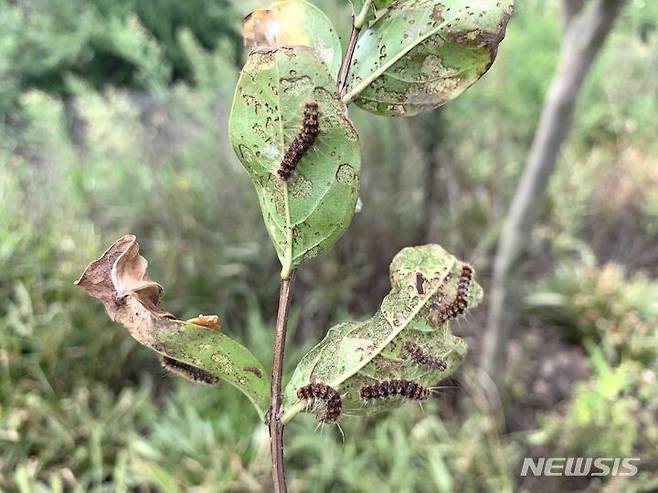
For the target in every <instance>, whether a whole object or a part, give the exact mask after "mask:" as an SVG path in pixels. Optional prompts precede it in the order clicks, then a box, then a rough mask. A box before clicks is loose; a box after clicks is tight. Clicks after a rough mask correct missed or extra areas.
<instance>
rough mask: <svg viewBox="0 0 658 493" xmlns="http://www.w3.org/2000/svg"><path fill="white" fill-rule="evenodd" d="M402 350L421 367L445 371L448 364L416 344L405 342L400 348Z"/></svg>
mask: <svg viewBox="0 0 658 493" xmlns="http://www.w3.org/2000/svg"><path fill="white" fill-rule="evenodd" d="M402 349H403V350H404V351H405V352H406V353H407V354H408V355H409V356H410V357H411V359H412V360H414V361H415V362H416V363H417V364H419V365H421V366H429V367H430V368H434V369H436V370H440V371H446V370H447V369H448V364H447V363H446V362H445V361H444V360H443V359H441V358H439V357H438V356H434V355H433V354H431V353H430V352H429V351H427V350H426V349H423V348H422V347H420V346H419V345H418V344H416V343H415V342H412V341H407V342H405V343H404V345H403V346H402Z"/></svg>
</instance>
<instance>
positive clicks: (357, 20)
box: [338, 0, 372, 96]
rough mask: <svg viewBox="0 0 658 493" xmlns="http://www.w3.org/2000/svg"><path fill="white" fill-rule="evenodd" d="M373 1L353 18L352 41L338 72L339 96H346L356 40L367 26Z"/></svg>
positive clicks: (368, 1)
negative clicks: (364, 25)
mask: <svg viewBox="0 0 658 493" xmlns="http://www.w3.org/2000/svg"><path fill="white" fill-rule="evenodd" d="M371 3H372V0H366V1H365V2H364V4H363V8H362V9H361V12H359V15H357V16H356V17H352V32H351V33H350V40H349V42H348V43H347V51H346V52H345V56H344V57H343V62H342V63H341V64H340V71H339V72H338V94H340V95H341V96H343V95H344V94H345V88H346V87H347V75H348V74H349V71H350V65H351V64H352V57H353V56H354V49H355V48H356V40H357V38H358V37H359V32H360V31H361V28H362V27H363V24H365V21H366V19H367V17H368V11H369V10H370V5H371Z"/></svg>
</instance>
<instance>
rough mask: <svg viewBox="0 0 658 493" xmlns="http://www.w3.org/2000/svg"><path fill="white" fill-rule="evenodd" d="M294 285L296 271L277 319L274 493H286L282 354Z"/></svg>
mask: <svg viewBox="0 0 658 493" xmlns="http://www.w3.org/2000/svg"><path fill="white" fill-rule="evenodd" d="M294 281H295V271H294V270H293V271H292V272H291V273H290V275H289V276H288V278H287V279H281V287H280V290H279V313H278V314H277V317H276V335H275V337H274V350H273V358H272V387H271V389H272V407H271V408H270V412H269V417H268V427H269V430H270V448H271V450H272V481H273V483H274V492H275V493H286V476H285V464H284V458H283V423H282V421H281V401H282V399H281V380H282V375H283V354H284V350H285V346H286V328H287V325H288V308H289V307H290V298H291V295H292V288H293V284H294Z"/></svg>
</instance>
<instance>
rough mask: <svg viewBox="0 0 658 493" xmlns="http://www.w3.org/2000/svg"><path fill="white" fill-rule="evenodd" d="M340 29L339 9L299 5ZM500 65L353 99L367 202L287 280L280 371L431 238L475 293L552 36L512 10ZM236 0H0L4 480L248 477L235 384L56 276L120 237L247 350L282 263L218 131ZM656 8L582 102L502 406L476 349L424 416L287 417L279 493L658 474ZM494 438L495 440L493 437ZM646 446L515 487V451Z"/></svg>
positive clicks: (550, 62)
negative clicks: (209, 385)
mask: <svg viewBox="0 0 658 493" xmlns="http://www.w3.org/2000/svg"><path fill="white" fill-rule="evenodd" d="M317 3H318V5H319V6H321V7H322V8H323V9H324V10H325V11H326V12H327V14H328V15H329V16H330V17H331V18H332V19H333V20H334V22H335V24H336V25H337V26H338V27H339V31H341V33H342V34H343V40H345V30H346V28H347V26H348V25H349V19H350V9H349V6H348V4H347V2H342V1H340V2H339V1H329V0H327V1H323V2H317ZM518 4H519V5H518V6H517V12H516V14H515V17H514V18H513V20H512V22H511V23H510V26H509V29H508V35H507V38H506V39H505V41H504V42H503V44H502V45H501V48H500V51H499V58H498V60H497V61H496V63H495V64H494V66H493V68H492V70H491V71H490V72H489V73H488V74H487V75H486V76H485V77H484V78H483V79H482V80H481V81H480V82H479V83H478V84H477V85H475V86H474V87H473V88H472V89H470V90H469V91H467V93H466V94H464V95H463V96H462V97H461V98H459V99H457V100H456V101H454V102H453V103H451V104H449V105H448V106H447V107H446V108H444V109H442V110H441V111H439V112H434V113H431V114H427V115H423V116H420V117H417V118H413V119H386V118H382V117H375V116H372V115H369V114H367V113H365V112H362V111H360V110H358V109H357V108H351V109H350V112H351V114H352V116H353V118H354V120H355V123H356V126H357V128H358V130H359V133H360V135H361V142H362V156H363V174H362V192H361V199H362V203H363V208H362V211H361V212H360V213H359V214H357V216H356V217H355V219H354V221H353V223H352V226H351V227H350V229H349V230H348V232H347V234H346V235H345V236H344V237H343V238H342V239H341V240H340V241H339V243H338V244H337V245H336V247H335V248H334V249H333V250H332V251H331V252H330V253H328V254H326V255H324V256H323V257H321V258H319V259H317V260H315V261H313V262H312V263H310V264H309V265H308V266H307V267H304V269H302V270H301V272H300V274H299V279H298V285H297V289H296V293H295V296H294V300H293V303H294V306H293V311H292V320H291V327H290V333H289V345H288V349H287V354H286V356H287V362H288V370H291V369H292V368H293V367H294V365H295V363H296V362H297V361H298V359H299V357H300V356H301V355H302V354H303V353H304V352H305V351H306V350H307V349H308V348H309V347H310V346H311V345H313V344H314V343H315V342H317V341H318V340H319V339H320V338H321V337H322V336H323V335H324V332H325V331H326V329H327V328H328V327H330V326H331V325H332V324H333V323H336V322H340V321H345V320H347V319H348V318H351V319H358V318H365V317H367V316H369V315H370V314H371V313H372V312H374V311H375V310H376V308H377V307H378V305H379V302H380V300H381V298H382V296H383V295H384V294H385V293H386V292H387V290H388V278H387V275H388V263H389V262H390V260H391V258H392V257H393V255H394V254H395V253H396V252H397V251H398V250H399V249H400V248H402V247H404V246H407V245H413V244H419V243H425V242H430V241H431V242H438V243H440V244H441V245H443V246H444V247H445V248H447V249H448V250H450V251H451V252H453V253H455V254H456V255H458V256H460V257H462V258H464V259H467V260H469V261H471V262H472V263H473V264H474V265H475V266H476V269H477V271H478V275H479V279H480V281H481V283H482V284H483V285H484V287H485V292H486V288H487V286H488V282H489V275H490V270H491V260H492V257H493V254H494V253H495V246H496V240H497V236H498V232H499V229H500V225H501V220H502V218H503V217H504V214H505V212H506V208H507V205H508V203H509V199H510V196H511V194H512V193H513V191H514V187H515V185H516V182H517V179H518V176H519V173H520V170H521V169H522V166H523V163H524V160H525V157H526V154H527V151H528V148H529V146H530V142H531V140H532V136H533V132H534V129H535V127H536V123H537V119H538V116H539V113H540V111H541V108H542V104H543V99H544V95H545V91H546V89H547V87H548V84H549V83H550V79H551V77H552V74H553V70H554V69H555V65H556V62H557V57H558V52H559V43H560V36H561V25H560V14H559V9H558V5H557V2H556V1H554V0H553V1H548V2H545V1H541V0H523V1H519V2H518ZM257 5H258V4H257V3H256V2H253V1H247V2H242V1H238V0H234V1H229V0H188V1H176V0H150V1H139V0H116V1H112V0H94V1H89V0H0V490H1V491H20V492H42V491H54V492H60V491H93V492H104V491H117V492H119V491H163V492H170V491H171V492H175V491H191V492H215V491H236V492H237V491H240V492H241V491H266V490H268V489H269V485H270V470H269V448H268V436H267V431H266V429H265V428H264V427H263V426H260V425H259V423H258V422H257V421H258V418H257V415H256V413H255V412H254V411H253V409H252V408H251V407H250V406H251V405H250V403H249V402H248V401H247V399H245V398H243V396H241V395H240V394H239V393H238V392H237V391H236V390H235V389H233V388H229V386H227V385H220V387H219V388H218V390H216V391H215V390H213V391H208V390H207V389H206V388H199V387H195V386H193V385H191V384H189V383H187V382H185V381H179V380H176V379H174V378H173V377H171V376H169V375H168V374H165V373H164V371H163V370H162V369H161V368H160V367H159V365H158V362H157V359H156V358H155V356H154V355H153V353H151V352H149V351H148V350H146V349H144V348H142V347H139V346H138V345H137V344H136V343H135V342H134V341H133V340H132V339H131V338H130V337H129V335H128V334H127V333H126V332H125V331H124V330H123V329H121V328H120V327H118V326H115V325H113V324H112V323H111V322H110V321H109V320H108V318H107V316H106V315H105V312H104V310H103V308H102V306H101V305H100V304H99V303H97V302H95V301H93V300H91V299H90V298H88V297H87V296H86V295H85V294H84V293H83V292H82V290H81V289H79V288H76V287H74V286H73V281H74V280H75V279H76V278H77V276H78V275H79V274H80V273H81V272H82V270H83V268H84V267H85V266H86V264H87V263H88V262H89V261H90V260H91V259H93V258H96V257H98V256H99V255H100V253H101V252H102V251H103V250H104V249H105V248H106V247H107V246H108V245H109V244H110V243H111V242H112V241H114V240H115V239H116V238H117V237H118V236H120V235H122V234H124V233H128V232H131V233H134V234H136V235H137V236H138V238H139V240H140V243H141V247H142V251H143V252H144V254H145V255H146V256H147V258H148V259H149V261H150V273H151V276H152V277H153V278H154V279H155V280H156V281H158V282H160V283H161V284H162V285H163V286H164V287H165V298H164V300H163V305H164V306H165V307H166V309H167V310H169V311H171V312H173V313H176V314H177V315H178V316H179V317H180V318H183V319H184V318H186V317H192V316H195V315H197V314H198V313H200V312H203V313H220V314H221V315H222V318H223V319H224V322H225V325H224V327H225V328H224V329H223V330H225V331H226V332H227V333H229V334H230V335H231V336H234V337H236V338H238V339H239V340H241V341H242V342H243V343H245V344H246V345H247V346H248V347H250V348H251V349H252V350H253V351H254V353H255V354H256V355H257V356H258V357H259V358H260V359H261V360H262V361H264V362H267V363H269V361H270V358H271V341H272V331H273V326H274V323H273V321H274V317H275V314H276V303H277V295H278V272H279V268H278V263H277V259H276V256H275V254H274V250H273V248H272V247H271V245H270V242H269V239H268V238H267V234H266V231H265V229H264V228H263V227H262V220H261V217H260V211H259V208H258V204H257V199H256V195H255V193H254V191H253V186H252V185H251V183H250V181H249V179H248V177H247V175H246V173H245V172H244V171H243V170H242V168H241V167H240V165H239V163H238V162H237V161H236V159H235V157H234V155H233V153H232V151H231V149H230V146H229V144H228V141H227V128H226V126H227V118H228V112H229V109H230V102H231V99H232V91H233V87H234V84H235V81H236V78H237V74H238V71H239V68H240V66H241V64H242V61H243V60H244V57H245V53H244V52H243V49H242V42H241V38H240V33H239V27H240V19H241V17H242V16H243V15H245V14H246V13H247V12H248V11H249V10H250V8H253V7H255V6H257ZM657 23H658V4H657V3H656V2H654V1H653V0H631V1H629V4H628V6H627V8H626V10H625V11H624V13H623V16H622V18H621V19H620V21H619V23H618V25H617V26H616V28H615V30H614V32H613V33H612V35H611V37H610V39H609V41H608V43H607V44H606V46H605V48H604V51H603V52H602V54H601V56H600V57H599V59H598V61H597V62H596V65H595V68H594V70H593V72H592V74H591V76H590V77H589V79H588V81H587V83H586V88H585V90H584V93H583V95H582V97H581V98H580V100H579V102H578V108H577V115H576V121H575V124H574V128H573V131H572V133H571V135H570V139H569V143H568V145H567V146H566V147H565V148H564V149H563V152H562V155H561V158H560V163H559V167H558V170H557V171H556V174H555V176H553V179H552V182H551V187H550V191H549V196H548V200H547V201H546V204H545V207H544V209H543V213H542V217H541V227H540V228H539V229H538V230H537V231H536V233H535V235H534V236H533V243H532V245H531V251H532V260H530V261H529V262H526V263H525V264H524V269H527V278H528V279H529V281H528V282H527V283H526V286H525V288H524V300H525V301H524V304H523V307H522V309H523V312H522V319H521V320H520V325H519V327H518V330H517V332H516V334H517V335H516V336H515V338H514V340H513V341H512V344H511V347H510V355H511V356H510V361H509V364H508V368H507V371H506V377H505V388H504V389H501V394H500V395H501V396H504V399H505V406H504V409H505V411H504V412H502V411H501V412H497V413H491V412H489V411H488V409H489V408H490V406H489V405H488V403H487V401H488V400H490V398H491V397H490V396H488V395H486V392H485V391H484V390H482V389H481V388H480V386H479V385H478V384H477V383H476V381H477V378H476V364H477V356H478V350H479V342H480V340H481V338H480V336H481V334H482V331H483V329H484V323H485V318H486V309H487V308H486V298H485V303H484V304H483V306H482V307H480V308H479V309H478V310H476V311H475V312H474V313H473V314H472V315H470V316H469V317H468V318H467V319H465V320H463V321H462V322H461V323H460V324H458V325H457V327H456V331H457V333H458V334H460V335H463V336H464V337H466V338H467V341H468V342H469V345H470V346H471V348H472V350H471V353H470V354H469V360H468V361H467V363H466V364H465V365H464V367H463V369H462V370H461V372H460V374H459V375H458V376H457V377H456V378H455V379H452V380H450V381H447V382H445V388H444V389H442V390H441V392H440V393H439V396H437V398H436V399H433V400H432V402H430V403H428V404H427V405H425V406H424V408H423V409H420V408H417V407H415V406H405V407H403V408H402V409H400V410H398V411H395V412H393V413H391V414H387V415H382V416H379V417H376V418H370V419H359V420H357V419H351V418H346V419H344V420H343V421H342V424H343V429H344V432H345V439H344V440H343V438H342V437H341V435H340V433H339V432H338V431H337V430H336V429H335V428H333V427H325V428H323V429H316V423H315V422H314V420H313V418H312V417H309V416H304V417H300V418H299V419H297V420H295V421H294V422H293V423H291V425H290V426H288V427H287V430H286V443H287V463H288V476H289V488H290V490H291V491H292V492H302V491H314V492H315V491H318V492H320V491H332V492H343V491H346V492H347V491H349V492H352V491H354V492H367V491H391V492H393V491H394V492H448V491H464V492H471V491H472V492H480V491H492V492H504V491H528V492H529V491H538V492H542V491H551V492H552V491H588V492H590V491H607V492H622V491H624V492H626V491H638V492H639V491H658V369H657V360H658V279H657V278H658V152H657V151H658V141H657V139H656V137H657V136H658V132H657V129H658V118H657V115H658V98H657V94H658V32H657ZM501 430H505V431H501ZM526 455H533V456H537V455H548V456H556V457H565V456H574V455H584V456H604V457H616V456H631V457H641V458H642V464H641V466H640V474H639V475H638V476H636V477H634V478H621V477H617V478H587V477H586V478H543V479H533V480H531V479H524V478H520V477H519V474H518V472H519V468H520V462H521V460H522V457H524V456H526Z"/></svg>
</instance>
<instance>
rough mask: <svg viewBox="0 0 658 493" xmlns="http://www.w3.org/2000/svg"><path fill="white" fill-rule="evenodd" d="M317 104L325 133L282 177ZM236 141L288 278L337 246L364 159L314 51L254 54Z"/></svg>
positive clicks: (239, 97) (244, 77)
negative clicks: (286, 159) (310, 109)
mask: <svg viewBox="0 0 658 493" xmlns="http://www.w3.org/2000/svg"><path fill="white" fill-rule="evenodd" d="M311 102H313V103H316V107H317V110H318V111H319V117H318V123H319V133H317V137H316V138H315V139H314V141H313V143H312V144H311V145H310V146H309V147H308V149H303V152H302V155H301V159H300V160H299V161H298V162H295V163H294V164H295V166H294V171H293V172H292V174H291V176H290V177H289V178H288V179H283V178H281V176H279V174H278V171H279V170H280V169H281V163H282V160H283V158H284V155H285V154H286V151H288V149H289V148H290V146H291V144H292V143H293V142H294V141H295V142H297V141H299V139H298V138H297V137H298V135H299V134H300V133H301V132H302V120H303V115H304V108H305V106H306V105H307V103H311ZM229 136H230V139H231V144H232V146H233V150H234V151H235V153H236V155H237V156H238V159H239V160H240V162H242V165H243V166H244V167H245V169H246V170H247V171H248V172H249V175H250V176H251V179H252V180H253V182H254V185H255V186H256V192H257V194H258V199H259V202H260V206H261V210H262V212H263V218H264V220H265V224H266V226H267V231H268V233H269V235H270V238H271V239H272V242H273V243H274V246H275V248H276V251H277V254H278V256H279V259H280V260H281V264H282V265H283V269H282V276H283V277H287V276H288V275H289V273H290V271H291V270H292V269H293V268H294V267H296V266H298V265H299V264H301V263H302V262H303V261H305V260H308V259H311V258H313V257H316V256H318V255H320V254H321V253H323V252H324V251H326V250H327V249H328V248H329V247H330V246H332V245H333V244H334V243H335V242H336V240H338V238H340V237H341V236H342V234H343V233H344V231H345V230H346V229H347V227H348V226H349V224H350V222H351V220H352V216H353V215H354V209H355V206H356V202H357V198H358V190H359V169H360V167H361V157H360V155H359V146H358V136H357V133H356V130H355V129H354V127H353V125H352V123H351V122H350V120H349V118H348V117H347V110H346V107H345V105H344V104H343V103H342V102H341V101H340V99H339V97H338V95H337V94H336V81H335V80H334V79H333V78H332V77H331V75H329V72H328V71H327V68H326V65H325V64H324V63H322V61H321V60H320V59H319V58H318V57H317V56H316V55H315V54H314V52H313V51H312V50H311V49H309V48H307V47H302V46H297V47H292V48H289V47H285V48H279V49H276V50H256V51H253V52H252V53H251V54H250V55H249V58H248V59H247V63H246V64H245V66H244V68H243V69H242V73H241V75H240V80H239V81H238V86H237V88H236V91H235V97H234V100H233V108H232V110H231V117H230V121H229Z"/></svg>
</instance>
